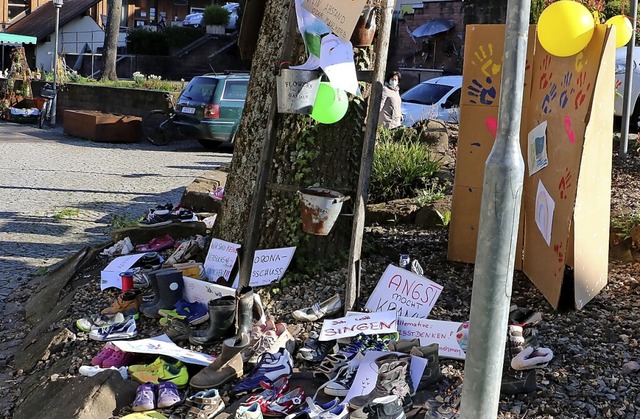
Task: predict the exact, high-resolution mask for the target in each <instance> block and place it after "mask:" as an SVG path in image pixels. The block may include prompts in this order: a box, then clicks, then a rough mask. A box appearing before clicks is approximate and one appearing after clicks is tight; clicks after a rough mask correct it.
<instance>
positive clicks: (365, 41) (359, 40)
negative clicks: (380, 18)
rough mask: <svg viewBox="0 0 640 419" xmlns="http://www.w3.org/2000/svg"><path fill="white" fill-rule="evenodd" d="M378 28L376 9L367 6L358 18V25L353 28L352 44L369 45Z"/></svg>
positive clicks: (357, 45)
mask: <svg viewBox="0 0 640 419" xmlns="http://www.w3.org/2000/svg"><path fill="white" fill-rule="evenodd" d="M376 28H377V25H376V9H375V8H373V7H366V8H365V9H364V10H363V11H362V14H361V15H360V17H359V18H358V23H356V27H355V29H354V30H353V35H351V44H353V46H354V47H368V46H369V45H371V43H372V42H373V37H374V36H375V34H376Z"/></svg>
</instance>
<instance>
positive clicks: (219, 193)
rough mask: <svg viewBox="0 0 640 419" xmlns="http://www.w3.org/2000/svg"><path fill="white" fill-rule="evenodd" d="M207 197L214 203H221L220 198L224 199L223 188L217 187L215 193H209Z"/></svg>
mask: <svg viewBox="0 0 640 419" xmlns="http://www.w3.org/2000/svg"><path fill="white" fill-rule="evenodd" d="M209 196H210V197H211V198H213V199H215V200H216V201H222V198H224V186H218V187H217V188H216V190H215V191H211V192H209Z"/></svg>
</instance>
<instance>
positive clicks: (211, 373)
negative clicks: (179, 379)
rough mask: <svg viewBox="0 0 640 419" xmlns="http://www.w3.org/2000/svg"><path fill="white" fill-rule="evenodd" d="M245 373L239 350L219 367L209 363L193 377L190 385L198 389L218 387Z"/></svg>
mask: <svg viewBox="0 0 640 419" xmlns="http://www.w3.org/2000/svg"><path fill="white" fill-rule="evenodd" d="M243 374H244V371H243V363H242V355H241V354H240V352H238V353H237V354H235V355H234V356H233V357H232V358H231V359H229V360H228V361H227V362H225V363H224V364H223V365H221V366H219V367H217V368H216V367H214V366H213V363H211V364H209V365H208V366H207V367H205V368H204V369H203V370H201V371H200V372H199V373H197V374H196V375H194V376H193V377H192V378H191V381H190V382H189V385H190V386H191V387H192V388H194V389H197V390H206V389H210V388H217V387H220V386H222V385H223V384H225V383H227V382H229V381H231V380H234V379H236V378H240V377H242V375H243Z"/></svg>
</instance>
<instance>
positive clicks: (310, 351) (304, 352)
mask: <svg viewBox="0 0 640 419" xmlns="http://www.w3.org/2000/svg"><path fill="white" fill-rule="evenodd" d="M337 351H338V343H337V342H336V341H335V340H328V341H319V340H317V339H313V338H307V339H306V340H305V342H304V347H302V348H300V349H299V350H298V354H297V355H296V358H298V359H299V360H302V361H308V362H322V361H323V360H324V359H325V358H326V357H327V355H329V354H333V353H335V352H337Z"/></svg>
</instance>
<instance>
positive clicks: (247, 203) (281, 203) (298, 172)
mask: <svg viewBox="0 0 640 419" xmlns="http://www.w3.org/2000/svg"><path fill="white" fill-rule="evenodd" d="M290 6H291V7H293V1H289V0H268V1H267V5H266V8H265V14H264V19H263V23H262V27H261V28H260V34H259V37H258V45H257V48H256V52H255V55H254V57H253V62H252V66H251V75H250V81H249V86H248V92H247V100H246V103H245V107H244V111H243V116H242V121H241V124H240V128H239V130H238V135H237V137H236V143H235V148H234V157H233V160H232V162H231V168H230V173H229V176H228V179H227V185H226V187H225V199H224V201H223V208H222V213H221V216H220V217H219V221H218V224H217V227H216V230H215V231H214V235H215V236H216V237H219V238H221V239H223V240H228V241H232V242H236V243H240V244H242V242H243V241H244V238H245V233H246V231H247V228H248V227H247V223H248V218H249V211H250V208H251V205H252V204H253V194H254V186H255V184H256V179H257V175H258V173H259V171H260V155H261V151H262V148H263V146H264V144H265V135H266V131H267V123H268V116H269V115H268V114H269V112H268V110H269V107H270V105H271V100H272V97H273V95H274V94H275V89H274V86H275V83H276V76H275V74H274V69H275V68H277V65H278V60H279V59H280V57H282V45H283V37H284V36H285V33H286V23H287V15H288V13H287V11H288V10H289V7H290ZM295 37H296V39H295V47H294V48H293V52H291V51H289V52H290V53H291V54H292V57H285V58H284V60H288V61H290V62H292V63H300V62H302V61H303V60H304V59H305V57H304V54H303V51H304V45H303V43H302V38H301V36H300V34H299V33H297V32H296V34H295ZM362 51H364V52H366V55H368V54H370V51H371V50H370V49H366V50H362ZM296 53H297V54H296ZM365 103H366V102H365V100H363V99H358V98H354V97H350V104H349V110H348V112H347V115H346V116H345V117H344V118H343V119H342V120H341V121H340V122H338V123H336V124H333V125H322V124H318V123H316V122H315V121H314V120H313V119H312V118H311V117H309V116H307V115H289V114H281V115H280V118H279V124H278V128H277V146H276V152H275V156H274V160H273V170H272V173H271V176H270V182H269V185H268V187H267V200H266V203H265V207H264V210H263V211H262V224H261V227H260V230H259V231H254V232H253V234H259V235H260V245H259V248H273V247H280V246H297V251H296V260H297V265H298V267H303V268H307V270H311V269H313V268H314V267H318V266H319V265H325V266H326V265H327V263H326V262H328V261H332V262H334V263H336V262H341V260H340V259H341V257H344V260H346V258H347V257H348V248H349V243H350V235H351V222H352V219H351V218H350V217H343V216H341V217H338V218H339V220H338V222H337V223H336V225H335V226H334V227H333V230H332V231H331V233H330V234H329V235H328V236H311V235H308V234H306V233H304V232H303V231H302V228H301V225H302V224H301V220H300V210H299V208H298V197H297V195H296V191H297V190H299V189H303V188H305V187H307V186H310V185H313V184H319V185H320V186H322V187H324V188H327V189H332V190H336V191H339V192H342V193H343V194H347V195H353V194H354V193H355V191H356V189H357V185H358V173H359V166H360V155H361V150H362V144H363V139H364V118H365V116H366V111H365V108H366V106H365ZM349 203H350V201H347V203H346V204H345V205H344V207H345V210H343V212H345V211H346V212H349V211H348V210H349V208H350V205H348V204H349ZM329 265H331V263H329Z"/></svg>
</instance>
